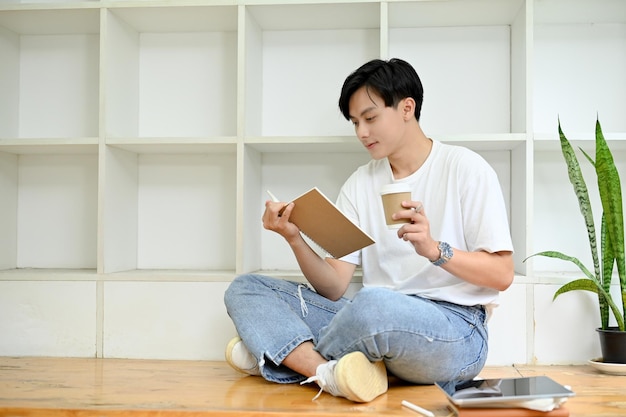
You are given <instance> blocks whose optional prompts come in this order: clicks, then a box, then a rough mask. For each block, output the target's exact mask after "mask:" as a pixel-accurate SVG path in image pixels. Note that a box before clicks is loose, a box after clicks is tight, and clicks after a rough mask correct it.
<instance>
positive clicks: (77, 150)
mask: <svg viewBox="0 0 626 417" xmlns="http://www.w3.org/2000/svg"><path fill="white" fill-rule="evenodd" d="M391 57H401V58H403V59H405V60H407V61H409V62H411V63H412V64H413V65H414V66H415V67H416V69H417V71H418V73H419V74H420V76H421V78H422V81H423V83H424V87H425V100H424V106H423V112H422V120H421V121H422V126H423V128H424V129H425V131H426V132H427V133H428V134H429V135H430V136H431V137H433V138H436V139H439V140H442V141H446V142H450V143H458V144H461V145H465V146H467V147H469V148H472V149H474V150H476V151H477V152H479V153H481V154H482V155H483V156H484V157H485V159H486V160H487V161H488V162H489V163H490V164H491V165H492V166H493V167H494V169H495V170H496V172H497V173H498V175H499V179H500V183H501V185H502V189H503V192H504V195H505V198H506V203H507V209H508V211H509V218H510V221H511V233H512V236H513V239H514V244H515V247H516V254H515V261H516V272H517V277H516V282H515V284H514V285H513V286H512V287H511V289H510V290H508V291H507V292H505V293H504V294H503V304H502V306H501V307H500V309H499V310H500V311H498V312H497V314H496V315H495V316H494V319H493V321H492V325H491V327H492V341H491V354H490V363H494V364H506V363H513V362H516V363H519V362H539V363H575V362H582V361H585V360H586V359H589V358H590V357H591V355H593V354H594V353H595V352H596V351H597V350H598V346H597V345H596V344H590V345H589V346H579V345H578V346H577V345H576V344H574V343H571V342H568V340H569V339H568V334H569V332H571V331H573V330H575V332H574V333H580V328H581V324H583V323H586V322H588V323H589V325H588V326H586V328H588V329H590V333H591V332H592V331H593V328H594V323H595V321H593V318H589V317H586V315H585V313H584V311H581V309H580V307H579V306H578V305H579V303H580V301H581V300H580V298H582V297H584V296H585V295H584V294H580V295H569V296H568V297H570V298H565V297H564V298H563V299H559V300H557V302H554V303H553V302H552V301H551V296H552V294H553V293H554V290H555V289H556V288H557V286H558V285H559V284H560V283H563V282H565V279H566V277H567V276H570V275H571V273H572V271H573V270H572V269H571V268H570V267H569V265H567V264H564V263H558V262H554V261H552V262H551V261H549V260H544V259H538V258H537V259H531V260H530V261H528V262H524V259H525V258H526V257H527V256H528V255H529V254H531V253H534V252H537V251H539V250H545V249H558V250H562V251H564V252H567V253H571V254H572V255H575V256H578V257H580V258H582V259H585V257H586V256H587V252H588V250H587V246H586V245H587V244H586V242H585V241H584V240H580V239H581V237H583V238H584V230H583V229H582V227H583V226H582V223H580V221H579V219H578V217H579V214H578V209H577V205H576V201H575V199H574V196H573V193H572V192H571V188H570V185H569V182H568V180H567V175H566V172H565V168H564V164H563V162H562V159H561V156H560V150H559V146H558V140H557V134H556V127H557V118H560V120H561V123H562V126H563V129H564V130H565V133H566V134H567V135H568V137H570V138H571V139H574V140H575V142H576V144H579V145H581V146H582V147H583V148H585V149H586V150H589V151H593V137H594V136H593V131H594V123H595V120H596V119H595V118H596V115H598V116H599V117H600V120H601V122H602V126H603V128H604V132H605V136H606V137H607V138H609V141H610V146H611V147H612V148H613V149H614V153H615V156H616V160H617V161H618V165H619V168H620V169H621V172H626V118H624V117H623V115H624V114H625V112H626V76H624V74H626V2H624V1H622V0H343V1H337V2H336V1H327V0H323V1H321V0H320V1H313V0H296V1H287V0H282V1H281V0H276V1H264V0H184V1H164V0H160V1H156V0H154V1H153V0H129V1H125V0H117V1H114V0H111V1H109V0H91V1H68V0H66V1H45V0H40V1H11V0H0V91H1V92H2V94H0V332H1V333H2V334H4V335H8V336H7V337H3V338H2V340H0V355H22V354H24V355H25V354H29V355H55V356H94V355H97V356H104V357H147V358H148V357H155V358H185V359H220V358H221V357H222V350H223V346H224V344H225V343H226V341H227V340H228V339H229V338H230V336H231V335H232V334H233V333H234V330H233V328H232V325H231V324H230V321H229V319H228V317H227V315H226V313H225V310H224V307H223V303H222V300H221V299H222V295H223V292H224V290H225V289H226V288H227V286H228V283H229V282H230V281H231V280H232V279H233V278H234V277H235V276H237V275H238V274H241V273H246V272H254V271H259V272H263V273H268V274H272V275H276V276H280V277H285V278H290V279H302V278H301V277H300V276H299V273H298V271H297V264H296V262H295V260H294V259H293V256H292V255H291V253H290V251H289V249H288V247H287V246H286V245H285V244H284V242H282V241H281V239H280V238H279V237H278V236H276V235H274V234H271V233H269V232H267V231H265V230H264V229H263V227H262V225H261V222H260V218H261V215H262V211H263V203H264V201H265V199H266V198H267V197H266V195H265V190H266V189H270V190H272V191H273V192H274V194H276V195H278V196H279V197H281V198H282V199H285V200H288V199H290V198H293V197H295V196H297V195H298V194H300V193H302V192H303V191H305V190H306V189H308V188H310V187H313V186H317V187H319V188H321V189H322V190H323V191H324V192H326V193H327V194H328V195H329V197H331V198H335V197H336V195H337V193H338V191H339V187H340V186H341V184H342V183H343V181H344V180H345V179H346V178H347V176H348V175H349V174H350V173H351V172H352V171H353V170H354V169H355V168H356V167H357V166H359V165H361V164H363V163H365V162H366V161H367V160H368V159H369V155H368V154H367V152H366V151H364V150H363V149H362V148H361V146H360V145H359V143H358V141H357V140H356V139H355V138H354V132H353V130H352V126H351V125H350V123H348V122H346V121H345V120H343V118H342V116H341V114H340V113H339V111H338V106H337V100H338V95H339V90H340V88H341V84H342V83H343V80H344V79H345V77H346V76H347V75H348V74H349V73H350V72H351V71H353V70H354V69H355V68H357V67H358V66H359V65H361V64H363V63H364V62H366V61H368V60H370V59H372V58H383V59H387V58H391ZM583 166H584V161H583ZM588 168H589V167H585V170H587V172H588V174H589V175H590V177H589V178H592V177H591V175H592V172H591V170H589V169H588ZM591 181H593V180H592V179H590V180H589V182H591ZM592 199H593V200H594V202H595V201H597V196H592ZM597 214H598V215H599V214H600V213H599V209H598V213H597ZM358 286H359V279H358V277H357V278H356V279H355V282H354V284H353V288H352V290H356V289H357V288H358ZM585 302H586V301H585ZM585 305H588V308H589V309H595V306H594V303H593V299H589V301H588V303H587V304H585ZM70 311H71V313H68V312H70ZM572 316H573V317H572ZM16 323H17V324H16ZM582 328H585V327H582ZM513 345H514V346H513ZM160 346H161V347H160ZM163 346H166V347H163Z"/></svg>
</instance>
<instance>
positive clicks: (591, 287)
mask: <svg viewBox="0 0 626 417" xmlns="http://www.w3.org/2000/svg"><path fill="white" fill-rule="evenodd" d="M570 291H590V292H593V293H596V294H598V296H599V297H600V298H602V299H604V300H605V301H606V303H607V304H608V305H609V307H610V308H611V311H613V314H614V315H615V318H616V321H617V326H618V327H619V328H620V329H624V319H623V316H622V315H621V314H620V310H619V307H618V306H617V305H616V304H615V302H613V300H612V299H611V296H610V295H609V294H607V293H606V292H605V291H604V289H603V288H602V286H601V285H600V283H599V282H596V281H593V280H590V279H587V278H579V279H576V280H574V281H570V282H568V283H567V284H565V285H563V286H562V287H561V288H559V289H558V290H557V291H556V292H555V293H554V297H552V300H556V298H557V297H558V296H559V295H562V294H565V293H567V292H570Z"/></svg>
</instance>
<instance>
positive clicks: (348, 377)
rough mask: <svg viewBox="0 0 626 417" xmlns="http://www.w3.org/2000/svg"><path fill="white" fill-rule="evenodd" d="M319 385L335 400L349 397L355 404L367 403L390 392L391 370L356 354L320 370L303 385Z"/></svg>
mask: <svg viewBox="0 0 626 417" xmlns="http://www.w3.org/2000/svg"><path fill="white" fill-rule="evenodd" d="M309 382H317V384H318V385H319V386H320V388H321V389H320V392H318V393H317V395H316V396H315V397H314V398H313V400H316V399H317V398H318V397H319V396H320V394H321V393H322V391H326V392H328V393H329V394H332V395H334V396H335V397H345V398H347V399H349V400H351V401H354V402H360V403H366V402H370V401H372V400H373V399H374V398H376V397H378V396H379V395H382V394H384V393H385V392H387V387H388V381H387V369H386V368H385V364H384V363H383V362H382V361H381V362H370V361H369V359H367V357H366V356H365V355H364V354H363V353H362V352H352V353H349V354H347V355H346V356H344V357H342V358H341V359H339V360H338V361H330V362H327V363H324V364H322V365H320V366H318V367H317V370H316V371H315V376H312V377H311V378H309V379H307V380H306V381H304V382H302V384H307V383H309Z"/></svg>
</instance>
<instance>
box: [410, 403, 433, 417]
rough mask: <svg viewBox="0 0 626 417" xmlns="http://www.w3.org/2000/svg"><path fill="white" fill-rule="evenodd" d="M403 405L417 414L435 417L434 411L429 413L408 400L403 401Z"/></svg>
mask: <svg viewBox="0 0 626 417" xmlns="http://www.w3.org/2000/svg"><path fill="white" fill-rule="evenodd" d="M402 405H403V406H405V407H406V408H408V409H410V410H413V411H415V412H416V413H420V414H421V415H423V416H426V417H435V415H434V414H433V412H432V411H428V410H426V409H424V408H422V407H420V406H417V405H415V404H413V403H410V402H408V401H407V400H402Z"/></svg>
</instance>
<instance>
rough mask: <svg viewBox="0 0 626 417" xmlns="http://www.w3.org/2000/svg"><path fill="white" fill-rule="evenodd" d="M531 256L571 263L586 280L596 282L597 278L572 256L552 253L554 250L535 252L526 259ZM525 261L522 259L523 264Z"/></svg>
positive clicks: (556, 252) (557, 252)
mask: <svg viewBox="0 0 626 417" xmlns="http://www.w3.org/2000/svg"><path fill="white" fill-rule="evenodd" d="M533 256H545V257H546V258H555V259H560V260H562V261H568V262H572V263H573V264H574V265H576V266H577V267H578V269H580V270H581V271H582V273H583V274H585V275H586V276H587V279H590V280H592V281H597V278H596V276H595V275H593V274H592V273H591V272H590V271H589V270H588V269H587V267H586V266H585V265H583V263H582V262H580V260H579V259H578V258H574V257H573V256H569V255H566V254H564V253H562V252H559V251H554V250H547V251H544V252H537V253H535V254H532V255H530V256H529V257H528V258H526V259H529V258H532V257H533ZM526 259H524V262H526ZM598 284H600V282H599V281H598Z"/></svg>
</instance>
